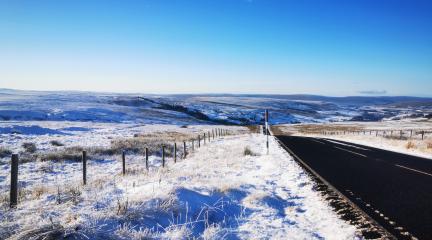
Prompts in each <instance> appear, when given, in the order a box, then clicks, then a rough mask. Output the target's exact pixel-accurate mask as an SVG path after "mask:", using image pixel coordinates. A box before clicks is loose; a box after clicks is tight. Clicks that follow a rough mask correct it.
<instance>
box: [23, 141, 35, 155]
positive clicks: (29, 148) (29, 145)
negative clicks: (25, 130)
mask: <svg viewBox="0 0 432 240" xmlns="http://www.w3.org/2000/svg"><path fill="white" fill-rule="evenodd" d="M22 147H23V148H24V150H25V151H26V152H27V153H35V152H36V150H37V148H36V144H34V143H31V142H25V143H23V144H22Z"/></svg>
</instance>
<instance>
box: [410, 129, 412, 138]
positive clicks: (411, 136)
mask: <svg viewBox="0 0 432 240" xmlns="http://www.w3.org/2000/svg"><path fill="white" fill-rule="evenodd" d="M410 138H412V129H411V131H410Z"/></svg>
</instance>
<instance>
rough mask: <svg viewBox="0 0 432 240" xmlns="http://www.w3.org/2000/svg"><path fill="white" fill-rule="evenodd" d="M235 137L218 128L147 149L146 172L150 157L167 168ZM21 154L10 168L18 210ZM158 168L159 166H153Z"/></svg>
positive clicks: (124, 155) (124, 156) (124, 157)
mask: <svg viewBox="0 0 432 240" xmlns="http://www.w3.org/2000/svg"><path fill="white" fill-rule="evenodd" d="M229 135H235V132H233V131H230V130H228V129H222V128H216V129H212V130H211V131H206V132H205V133H201V134H198V135H197V136H196V137H195V138H191V139H189V140H185V141H182V142H180V143H179V142H175V141H174V142H172V143H166V144H163V145H162V146H161V147H160V150H159V151H155V150H154V149H151V150H152V151H150V149H149V148H148V147H145V151H144V154H143V157H144V160H145V161H144V163H143V165H144V166H145V169H146V171H149V169H150V167H151V166H150V162H149V157H150V156H152V155H153V156H154V157H157V158H159V160H160V162H161V164H160V165H159V167H162V168H165V167H166V166H167V160H168V158H172V160H173V162H174V163H177V160H178V159H186V158H187V155H188V154H189V153H190V152H193V151H195V149H196V148H201V147H202V146H204V145H207V144H210V143H212V142H215V140H217V139H223V138H224V137H225V136H229ZM120 156H121V175H123V176H124V175H127V174H128V171H127V168H128V151H127V149H124V150H122V151H121V154H120ZM89 157H91V156H89V153H88V152H87V151H86V150H83V151H82V152H81V159H80V162H81V164H82V165H81V171H82V182H81V183H82V185H87V184H88V176H89V175H91V169H88V163H87V161H88V160H89ZM19 162H20V156H19V154H12V156H11V168H10V175H11V179H10V180H11V181H10V194H9V206H10V208H16V207H17V205H18V199H19V198H18V197H19V185H20V184H19ZM153 167H157V166H153Z"/></svg>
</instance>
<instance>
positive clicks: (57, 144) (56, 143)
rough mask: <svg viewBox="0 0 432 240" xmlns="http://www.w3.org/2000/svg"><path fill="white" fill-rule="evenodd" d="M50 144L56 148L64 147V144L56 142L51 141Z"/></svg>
mask: <svg viewBox="0 0 432 240" xmlns="http://www.w3.org/2000/svg"><path fill="white" fill-rule="evenodd" d="M50 143H51V145H53V146H56V147H61V146H64V144H63V143H61V142H60V141H58V140H52V141H50Z"/></svg>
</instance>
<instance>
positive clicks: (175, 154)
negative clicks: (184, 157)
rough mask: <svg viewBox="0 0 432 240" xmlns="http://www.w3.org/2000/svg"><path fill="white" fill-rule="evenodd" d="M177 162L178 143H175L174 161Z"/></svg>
mask: <svg viewBox="0 0 432 240" xmlns="http://www.w3.org/2000/svg"><path fill="white" fill-rule="evenodd" d="M176 162H177V143H174V163H176Z"/></svg>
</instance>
